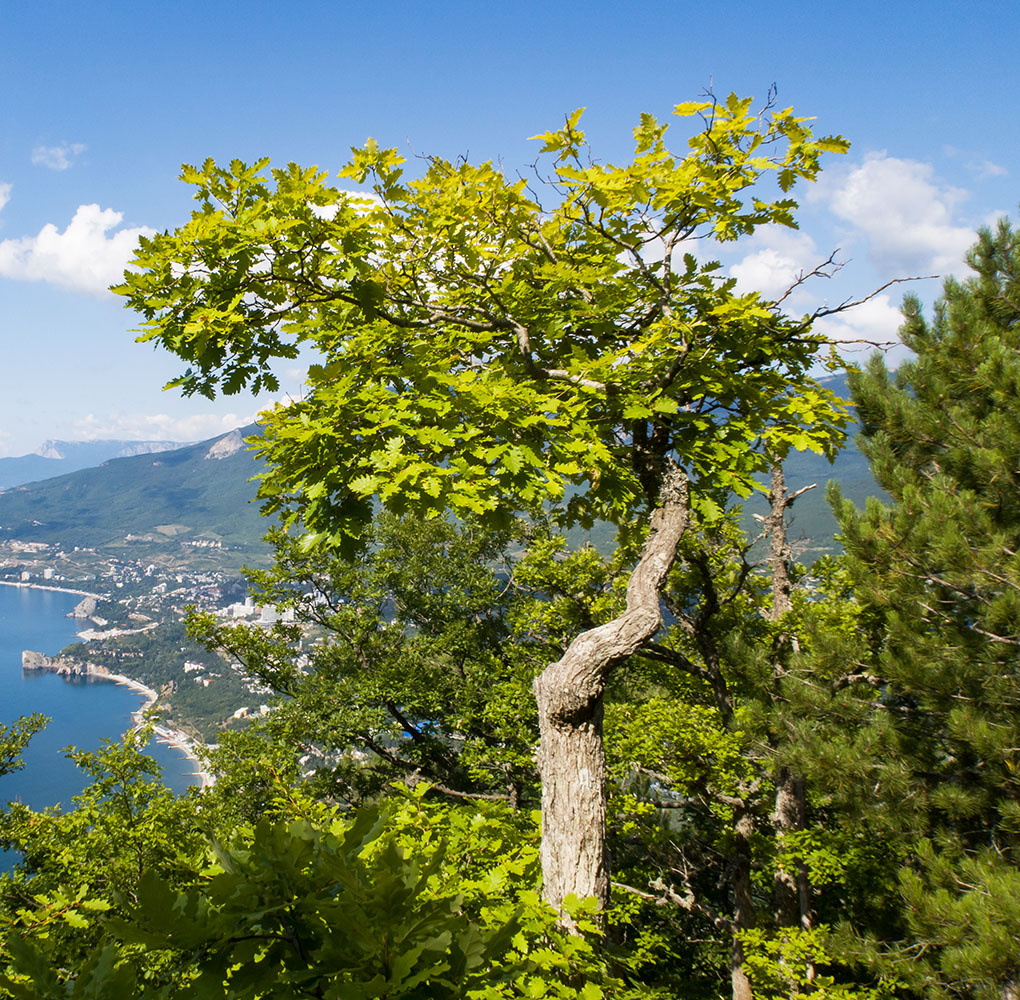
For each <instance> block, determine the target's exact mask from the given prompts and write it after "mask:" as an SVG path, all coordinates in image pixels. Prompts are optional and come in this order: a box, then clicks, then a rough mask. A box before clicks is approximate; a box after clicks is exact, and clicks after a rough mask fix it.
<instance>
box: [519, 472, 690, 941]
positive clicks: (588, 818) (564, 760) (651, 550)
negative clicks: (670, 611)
mask: <svg viewBox="0 0 1020 1000" xmlns="http://www.w3.org/2000/svg"><path fill="white" fill-rule="evenodd" d="M687 520H688V492H687V479H686V477H685V476H684V474H683V472H682V471H681V470H680V469H678V468H675V467H671V468H670V469H668V470H667V472H666V473H665V475H664V477H663V484H662V487H661V490H660V494H659V505H658V506H657V507H656V509H655V510H654V512H653V513H652V516H651V530H650V531H649V533H648V538H647V540H646V541H645V544H644V548H643V549H642V552H641V558H640V560H639V561H638V564H637V566H636V567H635V568H634V571H633V573H631V577H630V581H629V583H628V585H627V609H626V611H624V613H623V614H621V615H620V616H619V617H618V618H614V619H613V620H612V621H611V622H607V623H606V624H605V625H600V626H598V627H597V628H593V629H589V630H588V631H586V632H582V633H581V634H580V635H579V636H578V637H577V638H576V639H575V640H574V641H573V642H572V643H571V644H570V646H569V648H568V649H567V651H566V653H564V655H563V657H562V659H560V660H558V661H557V662H555V663H550V664H549V666H547V667H546V668H545V670H543V671H542V673H541V674H540V675H539V676H538V677H537V678H536V680H535V697H536V699H537V701H538V723H539V731H540V733H541V743H540V746H539V752H538V768H539V774H540V775H541V779H542V851H541V857H542V876H543V880H544V896H545V899H546V901H547V902H548V903H549V904H550V905H551V906H552V907H553V908H555V909H556V910H557V911H559V912H560V914H561V915H562V916H563V924H564V926H565V927H567V928H568V929H572V928H573V921H571V920H570V919H569V917H567V916H566V914H565V913H564V911H563V901H564V899H565V898H566V897H567V896H569V895H571V894H573V895H575V896H578V897H586V896H594V897H595V898H596V899H597V900H598V902H599V905H600V906H601V907H603V908H604V907H605V906H607V905H608V903H609V857H608V853H607V850H606V787H605V771H606V761H605V751H604V747H603V740H602V715H603V707H602V695H603V692H604V691H605V687H606V680H607V678H608V677H609V674H610V671H611V670H612V669H613V667H614V666H615V665H616V664H617V663H619V662H620V661H621V660H622V659H624V658H625V657H627V656H630V655H631V654H632V653H634V652H636V651H637V649H638V648H639V647H640V646H641V644H642V643H643V642H645V641H647V640H648V639H650V638H651V637H652V636H653V635H655V633H656V632H657V631H658V630H659V628H660V627H661V624H662V618H661V615H660V613H659V591H660V589H661V588H662V586H663V584H664V583H665V580H666V576H667V574H668V573H669V570H670V568H671V567H672V565H673V560H674V559H675V557H676V551H677V546H678V545H679V543H680V539H681V537H682V536H683V533H684V530H685V529H686V527H687Z"/></svg>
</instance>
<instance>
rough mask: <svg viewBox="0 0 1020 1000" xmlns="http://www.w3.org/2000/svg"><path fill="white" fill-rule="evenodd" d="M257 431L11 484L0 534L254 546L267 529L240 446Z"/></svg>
mask: <svg viewBox="0 0 1020 1000" xmlns="http://www.w3.org/2000/svg"><path fill="white" fill-rule="evenodd" d="M255 430H256V428H255V427H248V428H244V429H241V430H240V431H234V432H232V433H231V434H230V435H225V436H224V437H221V438H214V439H212V440H210V441H203V442H201V443H199V444H195V445H188V446H187V447H184V448H175V449H173V450H171V451H162V452H160V453H159V454H141V455H133V456H130V457H126V458H116V459H111V460H109V461H107V462H105V463H104V464H103V465H101V466H98V467H96V468H90V469H82V470H80V471H77V472H72V473H68V474H66V475H62V476H55V477H53V478H50V479H47V480H45V481H44V482H40V483H32V484H29V485H25V486H19V487H12V488H10V489H8V490H6V491H4V492H2V493H0V532H3V534H5V535H6V536H8V537H12V538H18V539H21V540H22V541H44V542H48V543H50V544H52V545H59V546H63V547H65V548H70V547H73V546H75V545H79V546H89V547H100V548H109V547H111V546H116V547H123V546H124V545H126V544H128V541H127V540H128V536H134V539H135V540H136V541H140V540H142V539H143V536H149V540H150V541H158V540H159V539H160V538H161V537H162V538H163V539H167V538H177V539H178V541H179V540H180V539H181V538H190V539H196V538H204V539H211V540H217V541H222V542H224V543H226V544H228V545H234V546H240V547H243V548H246V549H254V548H257V547H258V544H259V541H260V539H261V537H262V536H263V535H264V534H265V532H266V530H267V524H266V522H265V521H264V520H263V519H262V518H260V517H259V508H258V504H257V503H254V502H253V500H254V497H255V492H256V488H257V487H256V485H255V484H253V483H252V482H251V480H252V479H253V477H254V476H256V475H257V474H258V472H259V471H260V466H259V464H258V463H257V462H256V461H255V459H254V457H253V455H252V454H251V452H250V451H248V450H247V449H245V448H244V446H243V442H242V441H241V437H242V436H243V435H247V434H249V433H253V432H254V431H255ZM221 442H223V443H221ZM217 446H218V450H217Z"/></svg>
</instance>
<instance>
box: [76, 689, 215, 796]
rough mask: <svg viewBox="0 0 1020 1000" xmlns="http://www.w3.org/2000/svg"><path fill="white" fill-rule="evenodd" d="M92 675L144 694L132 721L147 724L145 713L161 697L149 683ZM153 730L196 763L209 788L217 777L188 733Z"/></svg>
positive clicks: (139, 725)
mask: <svg viewBox="0 0 1020 1000" xmlns="http://www.w3.org/2000/svg"><path fill="white" fill-rule="evenodd" d="M91 676H92V677H96V678H99V679H106V680H109V681H113V682H114V684H122V685H123V686H124V687H129V688H131V690H132V691H136V692H137V693H138V694H140V695H144V697H145V700H144V701H143V702H142V703H141V705H139V706H138V708H136V709H135V710H134V711H133V712H132V713H131V721H132V723H133V724H134V725H133V728H134V729H141V728H142V726H144V725H145V713H146V712H147V711H148V710H149V709H150V708H151V707H152V706H153V705H154V704H155V702H156V699H157V698H158V697H159V694H158V693H157V692H156V691H153V689H152V688H151V687H149V686H148V685H147V684H143V683H142V682H141V681H136V680H134V679H133V678H131V677H125V676H124V675H123V674H98V673H96V674H92V675H91ZM152 731H153V733H154V735H155V737H156V739H157V740H159V741H160V742H161V743H166V744H167V745H168V746H172V747H174V748H175V749H177V750H180V751H181V753H183V754H184V756H185V757H187V758H188V760H190V761H191V762H192V763H193V764H194V765H195V777H197V778H198V787H199V789H203V788H209V787H210V786H211V785H213V784H214V783H215V778H213V776H212V775H211V774H210V773H209V772H208V771H207V770H206V769H205V768H204V767H203V766H202V761H201V760H199V758H198V754H196V753H195V745H194V742H193V741H192V740H191V739H190V738H189V737H188V736H187V735H186V734H184V733H182V732H181V731H180V730H179V729H168V728H167V727H166V726H156V725H154V726H153V727H152Z"/></svg>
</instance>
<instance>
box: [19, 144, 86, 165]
mask: <svg viewBox="0 0 1020 1000" xmlns="http://www.w3.org/2000/svg"><path fill="white" fill-rule="evenodd" d="M85 149H86V146H85V144H84V143H81V142H62V143H61V144H60V145H59V146H36V147H35V149H33V150H32V162H33V163H34V164H35V165H36V166H37V167H48V168H49V169H50V170H67V168H68V167H70V166H71V165H72V164H73V163H74V161H75V160H76V159H77V158H78V157H79V156H81V154H82V153H84V152H85Z"/></svg>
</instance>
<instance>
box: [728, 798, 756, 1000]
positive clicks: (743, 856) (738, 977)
mask: <svg viewBox="0 0 1020 1000" xmlns="http://www.w3.org/2000/svg"><path fill="white" fill-rule="evenodd" d="M734 820H735V822H734V824H733V852H732V854H731V855H730V864H731V866H732V868H733V874H732V877H731V882H732V885H733V944H732V950H731V954H730V986H731V992H732V997H733V1000H754V993H753V991H752V989H751V981H750V979H748V978H747V972H746V971H745V969H744V946H743V944H742V943H741V941H740V933H739V932H740V931H744V930H750V929H751V928H752V927H754V925H755V913H754V899H753V898H752V896H751V834H752V833H753V832H754V820H753V817H752V816H751V811H750V809H749V808H748V807H747V806H746V805H745V806H744V807H742V808H740V809H738V810H737V812H736V815H735V816H734Z"/></svg>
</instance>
